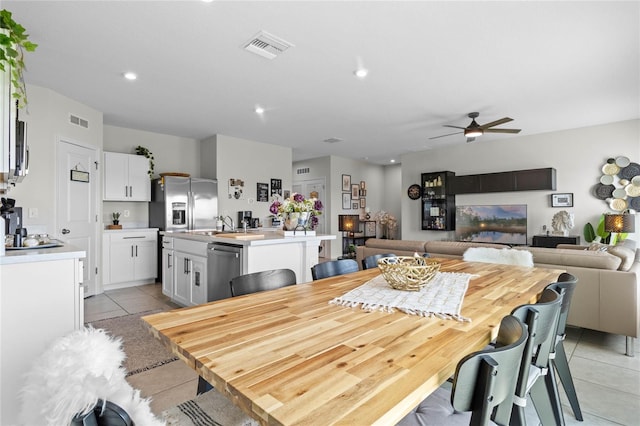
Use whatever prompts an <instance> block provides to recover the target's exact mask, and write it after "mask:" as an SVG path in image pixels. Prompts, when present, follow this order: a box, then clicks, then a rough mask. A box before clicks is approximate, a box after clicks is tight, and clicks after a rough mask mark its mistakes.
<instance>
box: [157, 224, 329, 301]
mask: <svg viewBox="0 0 640 426" xmlns="http://www.w3.org/2000/svg"><path fill="white" fill-rule="evenodd" d="M296 234H297V235H296V236H284V235H283V234H282V232H281V231H276V230H250V231H248V232H246V233H244V232H233V233H224V232H216V231H207V230H204V231H202V230H200V231H187V232H161V235H162V246H163V249H162V266H163V268H162V270H163V273H162V291H163V293H164V294H165V295H167V296H169V297H171V298H172V299H173V300H174V301H175V302H177V303H179V304H181V305H184V306H190V305H198V304H201V303H206V302H210V301H212V300H219V299H224V298H227V297H230V296H231V293H230V290H229V280H230V279H231V278H233V277H235V276H238V275H243V274H249V273H252V272H259V271H265V270H270V269H280V268H287V269H291V270H292V271H294V272H295V274H296V278H297V282H298V283H304V282H308V281H311V280H312V277H311V267H312V266H313V265H316V264H317V263H318V252H319V247H320V242H321V241H322V240H332V239H335V238H336V237H335V235H305V234H304V231H298V232H297V233H296Z"/></svg>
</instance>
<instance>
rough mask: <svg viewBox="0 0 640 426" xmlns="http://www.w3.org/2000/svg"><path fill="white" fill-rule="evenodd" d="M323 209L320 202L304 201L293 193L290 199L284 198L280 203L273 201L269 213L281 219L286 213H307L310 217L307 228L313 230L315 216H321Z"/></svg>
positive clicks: (315, 223)
mask: <svg viewBox="0 0 640 426" xmlns="http://www.w3.org/2000/svg"><path fill="white" fill-rule="evenodd" d="M323 208H324V206H323V205H322V201H320V200H318V199H316V198H309V199H306V198H305V197H304V195H302V194H298V193H297V192H294V193H293V194H291V196H290V197H288V198H285V199H284V200H282V201H280V200H275V201H274V202H273V203H271V206H270V207H269V211H270V212H271V213H272V214H274V215H276V216H278V217H282V216H284V215H285V214H286V213H296V212H297V213H304V212H307V213H309V215H310V218H309V219H310V220H309V223H310V225H309V227H310V228H311V229H315V228H316V226H317V225H318V217H317V216H319V215H321V214H322V209H323Z"/></svg>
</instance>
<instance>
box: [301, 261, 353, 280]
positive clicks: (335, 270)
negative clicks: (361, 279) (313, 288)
mask: <svg viewBox="0 0 640 426" xmlns="http://www.w3.org/2000/svg"><path fill="white" fill-rule="evenodd" d="M359 270H360V268H358V262H356V261H355V260H353V259H339V260H330V261H328V262H322V263H318V264H317V265H314V266H312V267H311V278H313V280H314V281H315V280H321V279H322V278H328V277H333V276H335V275H342V274H348V273H350V272H357V271H359Z"/></svg>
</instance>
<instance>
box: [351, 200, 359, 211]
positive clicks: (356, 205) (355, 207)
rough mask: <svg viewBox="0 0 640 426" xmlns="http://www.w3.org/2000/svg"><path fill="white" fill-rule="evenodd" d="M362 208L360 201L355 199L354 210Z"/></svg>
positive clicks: (352, 205) (352, 207) (352, 204)
mask: <svg viewBox="0 0 640 426" xmlns="http://www.w3.org/2000/svg"><path fill="white" fill-rule="evenodd" d="M359 208H360V203H359V202H358V201H354V202H352V203H351V209H352V210H358V209H359Z"/></svg>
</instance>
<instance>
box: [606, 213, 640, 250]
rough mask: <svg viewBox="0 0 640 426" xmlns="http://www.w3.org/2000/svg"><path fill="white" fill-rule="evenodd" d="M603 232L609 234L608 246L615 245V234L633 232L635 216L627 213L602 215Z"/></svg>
mask: <svg viewBox="0 0 640 426" xmlns="http://www.w3.org/2000/svg"><path fill="white" fill-rule="evenodd" d="M604 230H605V231H607V232H611V239H610V240H609V244H610V245H615V243H616V239H617V238H616V234H618V233H620V232H624V233H628V232H635V231H636V226H635V216H634V215H632V214H629V213H612V214H605V215H604Z"/></svg>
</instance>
